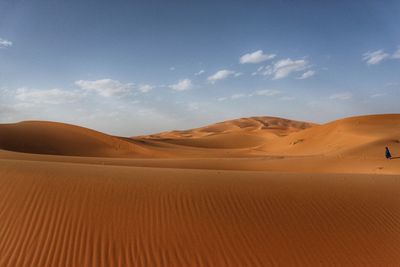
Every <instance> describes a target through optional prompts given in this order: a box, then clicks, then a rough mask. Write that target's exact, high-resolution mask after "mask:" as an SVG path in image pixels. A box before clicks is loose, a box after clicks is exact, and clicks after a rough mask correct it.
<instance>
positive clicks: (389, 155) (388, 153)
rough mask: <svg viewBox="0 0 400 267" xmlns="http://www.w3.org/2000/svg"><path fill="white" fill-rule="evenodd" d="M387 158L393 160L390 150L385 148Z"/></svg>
mask: <svg viewBox="0 0 400 267" xmlns="http://www.w3.org/2000/svg"><path fill="white" fill-rule="evenodd" d="M385 150H386V151H385V156H386V158H387V159H391V158H392V154H390V151H389V148H388V147H385Z"/></svg>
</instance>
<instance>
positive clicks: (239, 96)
mask: <svg viewBox="0 0 400 267" xmlns="http://www.w3.org/2000/svg"><path fill="white" fill-rule="evenodd" d="M243 97H246V95H245V94H234V95H232V96H231V99H239V98H243Z"/></svg>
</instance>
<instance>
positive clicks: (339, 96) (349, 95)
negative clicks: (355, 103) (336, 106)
mask: <svg viewBox="0 0 400 267" xmlns="http://www.w3.org/2000/svg"><path fill="white" fill-rule="evenodd" d="M352 97H353V94H352V93H350V92H343V93H337V94H333V95H330V96H329V99H339V100H349V99H351V98H352Z"/></svg>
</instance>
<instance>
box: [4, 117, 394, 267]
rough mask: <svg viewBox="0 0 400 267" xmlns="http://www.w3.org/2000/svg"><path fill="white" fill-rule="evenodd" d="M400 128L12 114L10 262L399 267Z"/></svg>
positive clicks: (7, 166)
mask: <svg viewBox="0 0 400 267" xmlns="http://www.w3.org/2000/svg"><path fill="white" fill-rule="evenodd" d="M399 140H400V115H373V116H363V117H353V118H347V119H343V120H338V121H334V122H331V123H327V124H323V125H316V124H312V123H304V122H296V121H289V120H283V119H278V118H270V117H257V118H248V119H239V120H233V121H228V122H223V123H219V124H215V125H211V126H206V127H202V128H198V129H193V130H187V131H174V132H165V133H160V134H155V135H149V136H140V137H133V138H126V137H124V138H123V137H115V136H110V135H106V134H103V133H99V132H95V131H92V130H89V129H85V128H81V127H76V126H71V125H66V124H59V123H51V122H23V123H17V124H3V125H0V266H2V267H3V266H10V267H18V266H46V267H47V266H111V267H112V266H121V267H122V266H396V265H398V264H399V262H400V194H399V192H400V159H399V158H397V154H399V155H400V141H399ZM385 146H389V147H390V148H391V149H392V154H393V156H394V159H392V160H387V159H385V158H384V147H385Z"/></svg>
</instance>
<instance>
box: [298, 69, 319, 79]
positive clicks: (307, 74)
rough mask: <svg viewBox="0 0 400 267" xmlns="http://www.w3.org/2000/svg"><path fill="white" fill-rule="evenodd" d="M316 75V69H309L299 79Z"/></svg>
mask: <svg viewBox="0 0 400 267" xmlns="http://www.w3.org/2000/svg"><path fill="white" fill-rule="evenodd" d="M314 75H315V71H313V70H308V71H306V72H304V73H303V74H302V75H301V76H300V77H299V78H298V79H299V80H304V79H307V78H310V77H312V76H314Z"/></svg>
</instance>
